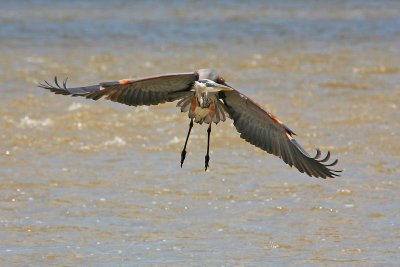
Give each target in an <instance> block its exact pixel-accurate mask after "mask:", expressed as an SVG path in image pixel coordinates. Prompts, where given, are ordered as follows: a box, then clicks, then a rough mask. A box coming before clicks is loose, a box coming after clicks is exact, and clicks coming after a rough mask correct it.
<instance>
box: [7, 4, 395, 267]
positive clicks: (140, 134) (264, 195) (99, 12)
mask: <svg viewBox="0 0 400 267" xmlns="http://www.w3.org/2000/svg"><path fill="white" fill-rule="evenodd" d="M211 3H213V4H211ZM399 9H400V3H399V2H398V1H379V2H376V1H357V0H353V1H329V2H320V1H296V2H292V1H280V3H276V2H272V1H271V2H267V3H265V1H251V2H248V1H246V2H243V1H221V2H219V3H217V4H214V2H207V1H185V2H184V3H182V2H181V1H172V2H170V3H169V4H168V5H160V4H159V2H158V1H134V2H133V1H132V2H131V1H96V2H83V1H71V2H64V3H62V2H59V3H53V1H44V0H38V1H18V2H17V1H3V2H1V3H0V25H1V26H0V85H1V87H0V93H1V97H2V105H1V106H0V192H1V197H0V236H1V240H2V242H1V243H0V259H1V262H2V265H4V266H48V265H58V266H59V265H63V266H78V265H79V266H204V265H206V266H266V265H271V266H277V265H297V266H336V265H348V266H382V265H385V266H390V265H391V266H395V265H397V264H398V262H399V259H400V257H399V256H398V255H399V250H400V218H399V212H398V211H399V200H400V197H399V195H400V194H399V193H400V182H399V171H400V164H399V162H400V146H399V142H398V140H397V137H398V135H399V134H400V123H399V118H400V112H399V106H400V85H399V84H400V78H399V77H400V76H399V74H400V61H399V54H398V53H399V48H400V17H399V16H398V10H399ZM207 67H214V68H216V69H218V70H219V71H220V73H221V74H222V75H223V76H224V77H225V78H226V80H227V81H228V82H229V84H231V85H232V86H234V87H235V88H238V89H240V90H241V91H242V92H243V93H245V94H246V95H248V96H251V97H253V98H255V99H257V101H258V102H259V103H260V104H261V105H262V106H263V107H265V108H266V109H268V110H269V111H271V112H272V113H274V114H275V115H276V116H277V117H278V118H279V119H280V120H282V121H284V122H285V124H287V125H288V126H289V127H290V128H292V129H293V130H294V131H295V132H296V133H297V134H298V137H297V139H298V141H299V142H300V143H301V144H302V145H303V146H304V147H305V148H306V149H307V150H308V151H310V152H313V149H315V148H316V147H320V148H321V149H322V150H324V151H326V150H331V151H332V153H333V155H334V156H336V157H338V158H339V159H340V163H339V167H340V168H343V169H344V170H345V172H344V174H343V176H342V177H340V178H336V179H329V180H322V179H314V178H309V177H307V176H306V175H304V174H301V173H299V172H297V171H296V170H295V169H291V168H290V167H288V166H286V165H285V164H284V163H283V162H282V161H281V160H279V159H277V158H275V157H273V156H270V155H268V154H266V153H265V152H263V151H261V150H259V149H257V148H255V147H253V146H251V145H249V144H247V143H246V142H245V141H243V140H242V139H240V137H239V134H238V133H237V132H236V131H235V128H234V127H233V125H232V123H231V121H228V122H225V123H222V124H219V125H218V127H214V128H213V132H212V139H211V162H210V170H209V171H208V172H204V170H203V166H204V155H205V152H206V141H207V140H206V137H207V135H206V126H204V125H203V126H199V125H195V127H194V128H193V134H192V136H191V139H190V142H189V145H188V150H189V153H188V155H187V159H186V162H185V165H184V167H183V169H181V168H180V167H179V160H180V151H181V149H182V146H183V143H184V138H185V135H186V131H187V127H188V123H189V120H188V119H187V117H186V115H185V114H181V113H180V112H179V110H178V109H176V108H175V105H174V104H173V103H171V104H166V105H162V106H157V107H151V108H132V107H127V106H123V105H120V104H116V103H111V102H107V101H104V100H102V101H98V102H94V101H90V100H86V99H80V98H70V97H63V96H58V95H52V94H49V93H48V92H46V91H44V90H41V89H39V88H37V87H36V85H35V84H36V83H37V82H39V81H42V80H43V79H51V78H52V77H53V76H54V75H58V76H59V77H69V80H70V85H72V86H73V85H90V84H94V83H98V82H100V81H109V80H116V79H121V78H129V77H140V76H148V75H153V74H160V73H165V72H180V71H192V70H195V69H197V68H207Z"/></svg>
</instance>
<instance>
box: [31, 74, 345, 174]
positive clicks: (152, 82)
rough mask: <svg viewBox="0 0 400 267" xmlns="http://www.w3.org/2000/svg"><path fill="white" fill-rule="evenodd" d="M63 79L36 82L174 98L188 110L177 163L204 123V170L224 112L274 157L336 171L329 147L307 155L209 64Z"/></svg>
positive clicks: (95, 93) (151, 100)
mask: <svg viewBox="0 0 400 267" xmlns="http://www.w3.org/2000/svg"><path fill="white" fill-rule="evenodd" d="M66 83H67V79H65V80H64V81H63V82H62V84H60V83H59V82H58V80H57V77H55V78H54V85H51V84H49V83H48V82H47V81H44V83H39V85H38V86H39V87H41V88H44V89H47V90H50V91H51V92H53V93H56V94H61V95H72V96H82V97H86V98H89V99H93V100H98V99H100V98H102V97H105V98H106V99H108V100H111V101H114V102H119V103H122V104H126V105H129V106H141V105H146V106H149V105H158V104H161V103H165V102H173V101H178V103H177V107H180V108H181V111H182V112H188V116H189V119H190V123H189V130H188V133H187V136H186V141H185V144H184V146H183V150H182V152H181V167H182V165H183V162H184V161H185V157H186V146H187V143H188V140H189V136H190V132H191V130H192V127H193V122H196V123H199V124H202V123H206V124H209V126H208V129H207V153H206V156H205V170H207V168H208V167H209V161H210V155H209V151H210V134H211V125H212V123H215V124H218V122H220V121H225V120H226V117H229V118H231V119H232V120H233V124H234V126H235V127H236V129H237V131H238V132H239V133H240V137H241V138H243V139H244V140H246V141H247V142H249V143H251V144H253V145H254V146H256V147H259V148H261V149H262V150H265V151H266V152H268V153H270V154H273V155H275V156H278V157H279V158H281V159H282V160H283V161H284V162H285V163H286V164H288V165H289V166H291V167H292V166H295V167H296V168H297V169H298V170H299V171H300V172H302V173H306V174H307V175H309V176H314V177H317V178H318V177H321V178H327V177H329V178H334V177H335V176H339V172H341V171H339V170H333V169H331V168H330V167H332V166H334V165H336V164H337V162H338V160H337V159H336V160H335V161H333V162H331V163H328V160H329V158H330V152H329V151H328V153H327V154H326V156H325V157H323V158H321V151H320V150H319V149H317V152H316V155H315V156H314V157H312V156H310V155H309V154H308V153H307V152H306V151H305V150H304V149H303V148H302V147H301V146H300V145H299V143H297V141H296V140H295V139H294V138H293V136H294V135H295V133H294V132H293V131H292V130H290V128H289V127H287V126H286V125H285V124H283V123H282V122H281V121H280V120H278V119H277V118H276V117H275V116H274V115H272V114H271V113H270V112H268V111H266V110H264V109H263V108H262V107H261V106H260V105H258V104H257V103H256V102H254V101H253V100H251V99H250V98H249V97H247V96H245V95H244V94H242V93H240V92H239V91H237V90H235V89H234V88H233V87H231V86H229V85H228V84H227V83H226V82H225V79H224V78H223V77H222V76H220V75H219V74H218V73H217V72H216V71H215V70H213V69H199V70H197V71H194V72H187V73H174V74H164V75H158V76H151V77H146V78H138V79H123V80H118V81H113V82H103V83H99V84H96V85H91V86H83V87H74V88H68V87H67V86H66Z"/></svg>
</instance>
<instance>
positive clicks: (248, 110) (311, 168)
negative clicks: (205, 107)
mask: <svg viewBox="0 0 400 267" xmlns="http://www.w3.org/2000/svg"><path fill="white" fill-rule="evenodd" d="M220 95H221V98H222V99H223V101H224V103H225V106H226V107H227V112H228V113H229V115H230V117H231V118H232V119H233V121H234V125H235V127H236V129H237V130H238V132H239V133H240V137H241V138H243V139H245V140H246V141H247V142H249V143H251V144H253V145H255V146H257V147H259V148H261V149H263V150H265V151H267V152H268V153H271V154H273V155H275V156H278V157H280V158H281V159H282V160H283V161H284V162H285V163H287V164H288V165H290V166H291V167H292V166H295V167H296V168H297V169H298V170H299V171H300V172H302V173H304V172H305V173H306V174H308V175H309V176H314V177H317V178H318V177H321V178H327V177H330V178H333V177H335V176H339V175H338V174H337V173H338V172H340V171H336V170H332V169H330V168H329V167H331V166H334V165H336V164H337V162H338V160H335V161H333V162H332V163H329V164H328V163H326V162H327V161H328V160H329V157H330V152H328V154H327V155H326V157H325V158H323V159H320V156H321V152H320V150H319V149H317V155H316V156H315V157H311V156H310V155H309V154H308V153H307V152H306V151H305V150H304V149H303V148H302V147H301V146H300V145H299V144H298V143H297V141H296V140H295V139H294V138H293V135H294V132H293V131H291V130H290V129H289V128H288V127H287V126H285V125H284V124H283V123H281V122H280V121H279V120H278V119H277V118H275V117H274V116H273V115H272V114H271V113H269V112H268V111H266V110H264V109H263V108H261V107H260V106H259V105H258V104H257V103H255V102H254V101H252V100H251V99H250V98H248V97H246V96H245V95H243V94H241V93H239V92H238V91H236V90H232V91H223V92H221V93H220Z"/></svg>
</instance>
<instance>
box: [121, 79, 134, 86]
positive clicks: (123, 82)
mask: <svg viewBox="0 0 400 267" xmlns="http://www.w3.org/2000/svg"><path fill="white" fill-rule="evenodd" d="M118 82H119V84H122V85H125V84H129V83H131V81H130V80H127V79H123V80H119V81H118Z"/></svg>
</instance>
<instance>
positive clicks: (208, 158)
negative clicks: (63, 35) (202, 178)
mask: <svg viewBox="0 0 400 267" xmlns="http://www.w3.org/2000/svg"><path fill="white" fill-rule="evenodd" d="M209 161H210V156H209V155H206V157H205V166H204V171H207V169H208V167H209V165H208V162H209Z"/></svg>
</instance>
